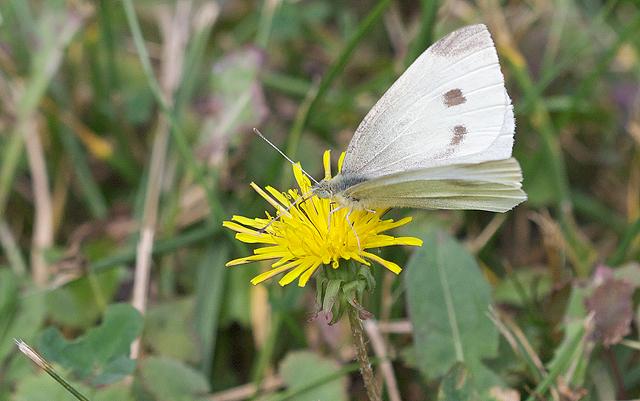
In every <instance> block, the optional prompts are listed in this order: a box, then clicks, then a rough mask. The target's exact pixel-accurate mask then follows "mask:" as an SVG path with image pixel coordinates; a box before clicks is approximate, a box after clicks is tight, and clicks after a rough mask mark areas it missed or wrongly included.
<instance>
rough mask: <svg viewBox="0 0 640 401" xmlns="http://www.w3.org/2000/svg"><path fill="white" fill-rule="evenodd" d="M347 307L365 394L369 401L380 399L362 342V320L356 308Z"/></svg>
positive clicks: (378, 400) (365, 348)
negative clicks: (365, 390)
mask: <svg viewBox="0 0 640 401" xmlns="http://www.w3.org/2000/svg"><path fill="white" fill-rule="evenodd" d="M348 309H349V312H348V314H349V325H350V326H351V334H352V335H353V345H354V347H355V349H356V356H357V357H358V362H360V374H361V375H362V379H363V380H364V387H365V388H366V389H367V395H368V396H369V400H370V401H380V400H381V398H380V389H379V388H378V385H377V383H376V380H375V377H374V376H373V370H372V369H371V362H369V356H368V355H367V347H366V345H365V342H364V330H363V328H362V322H361V321H360V317H359V316H358V310H357V309H356V308H355V307H353V306H351V307H350V308H348Z"/></svg>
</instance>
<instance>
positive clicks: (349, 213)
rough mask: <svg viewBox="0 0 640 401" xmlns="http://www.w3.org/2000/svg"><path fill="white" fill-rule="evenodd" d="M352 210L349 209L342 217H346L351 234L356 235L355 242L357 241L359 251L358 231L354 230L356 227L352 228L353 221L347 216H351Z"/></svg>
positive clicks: (360, 248)
mask: <svg viewBox="0 0 640 401" xmlns="http://www.w3.org/2000/svg"><path fill="white" fill-rule="evenodd" d="M352 212H353V209H351V210H349V212H348V213H347V215H346V216H344V218H345V219H347V223H349V227H351V231H353V235H355V237H356V242H357V243H358V251H361V250H362V247H361V246H360V237H358V233H357V232H356V229H355V228H353V223H351V220H349V216H351V213H352Z"/></svg>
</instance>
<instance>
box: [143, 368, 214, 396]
mask: <svg viewBox="0 0 640 401" xmlns="http://www.w3.org/2000/svg"><path fill="white" fill-rule="evenodd" d="M136 384H137V386H138V389H139V390H140V391H142V392H144V394H145V395H146V396H148V397H152V399H154V400H156V401H192V400H196V399H197V396H198V395H204V394H206V393H208V392H209V384H208V383H207V380H206V379H205V377H204V376H202V375H201V374H200V372H198V371H196V370H195V369H193V368H190V367H189V366H187V365H185V364H183V363H181V362H179V361H176V360H174V359H169V358H164V357H150V358H147V359H145V360H144V361H142V363H141V364H140V369H139V372H138V377H137V381H136ZM138 398H141V397H138Z"/></svg>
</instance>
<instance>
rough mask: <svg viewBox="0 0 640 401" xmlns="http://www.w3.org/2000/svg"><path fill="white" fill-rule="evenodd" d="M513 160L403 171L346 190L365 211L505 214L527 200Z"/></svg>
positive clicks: (519, 173) (347, 194)
mask: <svg viewBox="0 0 640 401" xmlns="http://www.w3.org/2000/svg"><path fill="white" fill-rule="evenodd" d="M521 181H522V172H521V170H520V165H519V164H518V161H517V160H516V159H514V158H509V159H504V160H496V161H489V162H482V163H477V164H453V165H447V166H440V167H428V168H424V169H419V170H412V171H404V172H400V173H395V174H390V175H387V176H384V177H379V178H374V179H371V180H367V181H365V182H362V183H360V184H357V185H354V186H352V187H349V188H347V189H346V190H345V191H344V194H345V195H346V197H347V198H350V199H355V200H359V201H360V202H361V203H362V206H363V207H365V208H383V207H413V208H420V209H475V210H487V211H491V212H506V211H508V210H510V209H512V208H513V207H514V206H516V205H517V204H519V203H521V202H523V201H524V200H526V199H527V195H526V194H525V193H524V191H523V190H522V188H521V184H520V183H521Z"/></svg>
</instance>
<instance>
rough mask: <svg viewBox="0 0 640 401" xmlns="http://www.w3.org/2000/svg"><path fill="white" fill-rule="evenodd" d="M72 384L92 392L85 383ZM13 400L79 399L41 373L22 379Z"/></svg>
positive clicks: (81, 389) (86, 394)
mask: <svg viewBox="0 0 640 401" xmlns="http://www.w3.org/2000/svg"><path fill="white" fill-rule="evenodd" d="M70 384H71V385H73V388H75V389H76V390H78V391H79V392H80V393H81V394H83V395H85V396H89V395H90V394H91V392H90V389H89V388H87V387H86V386H84V385H81V384H78V383H70ZM12 401H78V399H77V398H76V397H75V396H73V395H72V394H71V393H70V392H69V391H67V390H66V389H65V388H64V387H62V386H61V385H60V383H58V382H56V381H55V380H53V378H51V377H50V376H49V375H47V374H46V373H40V374H37V375H30V376H26V377H24V378H23V379H22V380H20V381H19V382H18V385H17V388H16V392H15V394H14V396H13V398H12ZM123 401H125V400H123Z"/></svg>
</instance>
